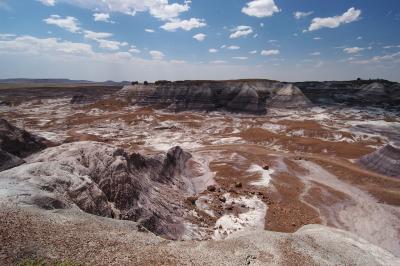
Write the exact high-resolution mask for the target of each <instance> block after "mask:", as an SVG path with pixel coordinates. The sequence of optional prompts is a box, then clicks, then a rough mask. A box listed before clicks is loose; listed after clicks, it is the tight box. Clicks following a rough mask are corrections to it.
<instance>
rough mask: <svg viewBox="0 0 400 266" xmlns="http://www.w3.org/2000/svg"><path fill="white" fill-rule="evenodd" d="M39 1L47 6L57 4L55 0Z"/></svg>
mask: <svg viewBox="0 0 400 266" xmlns="http://www.w3.org/2000/svg"><path fill="white" fill-rule="evenodd" d="M38 1H39V2H40V3H42V4H43V5H45V6H54V5H55V4H56V1H55V0H38Z"/></svg>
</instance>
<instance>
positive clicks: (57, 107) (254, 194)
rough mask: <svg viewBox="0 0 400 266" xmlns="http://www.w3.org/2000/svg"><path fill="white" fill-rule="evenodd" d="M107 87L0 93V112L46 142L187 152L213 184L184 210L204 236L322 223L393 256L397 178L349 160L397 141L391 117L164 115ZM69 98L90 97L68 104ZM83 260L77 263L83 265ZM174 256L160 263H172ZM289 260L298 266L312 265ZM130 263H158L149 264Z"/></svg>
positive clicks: (345, 112)
mask: <svg viewBox="0 0 400 266" xmlns="http://www.w3.org/2000/svg"><path fill="white" fill-rule="evenodd" d="M117 90H118V88H97V87H95V88H90V89H88V88H69V89H60V88H51V89H50V88H47V89H40V90H39V89H36V88H35V89H29V88H23V89H21V90H20V91H18V90H16V91H13V92H11V90H9V92H7V93H4V94H3V90H2V92H1V93H2V94H1V96H0V100H2V101H11V102H12V104H11V105H10V106H5V105H4V106H1V107H0V116H1V117H2V118H5V119H7V120H8V121H9V122H11V123H13V124H14V125H16V126H18V127H21V128H24V129H26V130H28V131H30V132H32V133H35V134H38V135H40V136H43V137H45V138H47V139H49V140H50V141H52V142H53V143H54V145H57V144H60V143H65V142H75V141H83V140H91V141H98V142H104V143H108V144H113V145H116V146H120V147H122V148H124V149H126V150H128V151H132V152H133V151H135V152H141V153H144V154H158V153H160V152H165V151H167V150H168V149H169V148H171V147H173V146H177V145H179V146H181V147H182V148H183V149H184V150H186V151H189V152H190V153H191V154H192V155H193V158H192V159H191V161H190V163H191V168H192V169H193V172H192V173H193V178H197V181H196V182H200V183H201V186H200V187H207V185H210V184H214V185H215V190H214V189H210V190H204V191H203V190H202V191H196V192H195V194H196V195H194V197H193V198H192V199H188V201H187V204H186V205H187V208H188V210H190V212H189V213H190V214H189V215H188V217H187V219H188V221H190V222H191V223H192V224H195V225H198V226H199V228H200V229H201V230H205V231H207V232H208V233H207V237H205V239H211V238H214V239H215V238H218V239H221V238H222V239H223V238H230V237H232V236H234V235H235V234H240V233H243V232H247V230H251V229H255V228H258V227H260V226H261V227H262V228H263V229H265V230H268V231H277V232H285V233H292V232H296V231H297V230H299V229H300V228H302V227H303V226H304V225H309V224H323V225H328V226H331V227H335V228H339V229H344V230H347V231H350V232H352V233H354V234H356V235H357V236H359V237H361V238H364V239H367V240H368V241H369V242H371V243H373V244H375V245H377V246H379V247H382V248H383V249H385V250H388V251H389V252H391V253H392V254H394V255H396V256H400V223H399V218H400V180H398V179H395V178H390V177H387V176H384V175H381V174H378V173H374V172H371V171H368V170H366V169H362V168H361V167H360V166H358V165H357V164H356V163H355V160H356V159H358V158H359V157H361V156H363V155H365V154H368V153H370V152H373V151H374V150H376V149H378V148H380V147H382V146H383V145H385V144H386V143H388V142H389V141H392V140H396V139H398V138H400V135H399V134H400V133H399V132H400V119H399V113H395V112H387V111H383V110H380V109H368V108H363V109H357V108H338V107H314V108H310V109H308V110H279V109H271V110H268V113H267V115H265V116H249V115H240V114H230V113H222V112H211V113H202V112H181V113H169V112H166V111H164V110H158V109H153V108H151V107H138V106H129V105H128V104H126V102H125V101H124V100H123V99H116V98H114V97H113V96H112V94H113V93H114V92H115V91H117ZM4 91H6V90H4ZM77 93H84V94H86V95H88V96H89V97H94V98H95V99H94V100H93V102H91V103H88V104H81V105H80V104H70V100H71V97H72V96H73V95H74V94H77ZM388 118H390V119H388ZM13 215H14V214H13ZM260 217H261V218H262V219H261V221H260ZM200 229H199V230H200ZM68 230H70V229H68ZM113 233H114V232H113ZM123 233H125V232H123ZM60 241H61V240H60ZM96 241H97V240H96ZM157 241H159V240H157ZM157 241H156V242H157ZM286 241H289V240H286ZM281 244H282V245H285V243H281ZM87 245H95V246H96V247H97V245H100V244H99V243H97V242H93V243H92V242H87ZM118 245H120V244H118ZM207 245H211V244H207ZM149 248H150V247H149ZM32 249H34V248H32ZM98 250H101V247H100V246H98ZM26 252H28V253H29V252H31V251H29V250H28V251H26ZM160 252H161V251H160ZM162 252H164V251H162ZM162 252H161V253H162ZM288 252H289V251H288ZM290 252H292V251H290ZM159 255H160V256H162V255H163V254H159ZM295 255H296V254H294V253H293V252H292V254H291V256H295ZM85 256H86V255H85V254H79V256H78V257H77V258H78V259H79V260H83V261H85ZM132 256H134V254H133V255H132ZM174 256H175V255H174ZM174 256H170V257H169V260H170V261H165V263H166V264H175V263H177V262H178V261H179V259H176V258H175V257H174ZM268 256H269V255H268ZM268 256H267V255H265V258H268ZM298 256H299V258H298V260H299V263H300V262H304V263H307V264H308V263H312V261H310V259H309V258H308V257H307V256H305V257H304V256H303V255H298ZM55 257H57V256H56V255H55ZM91 258H92V257H91ZM265 260H266V261H265V262H266V263H267V262H272V261H273V258H270V259H265ZM137 263H145V264H161V263H160V261H153V260H152V259H151V258H142V259H141V260H140V261H139V260H138V261H137ZM300 264H302V263H300ZM317 264H318V263H317Z"/></svg>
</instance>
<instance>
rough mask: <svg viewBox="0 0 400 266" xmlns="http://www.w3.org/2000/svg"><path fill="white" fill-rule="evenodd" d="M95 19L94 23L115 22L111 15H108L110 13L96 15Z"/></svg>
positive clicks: (94, 15)
mask: <svg viewBox="0 0 400 266" xmlns="http://www.w3.org/2000/svg"><path fill="white" fill-rule="evenodd" d="M93 18H94V21H102V22H108V23H114V21H111V20H110V14H108V13H94V14H93Z"/></svg>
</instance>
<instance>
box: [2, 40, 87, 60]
mask: <svg viewBox="0 0 400 266" xmlns="http://www.w3.org/2000/svg"><path fill="white" fill-rule="evenodd" d="M0 51H3V52H8V53H21V54H35V55H36V54H37V55H41V54H45V55H52V54H65V55H79V56H82V55H91V54H93V50H92V47H91V46H90V45H89V44H85V43H74V42H69V41H61V40H59V39H57V38H44V39H41V38H36V37H33V36H19V37H15V38H13V39H11V40H1V41H0Z"/></svg>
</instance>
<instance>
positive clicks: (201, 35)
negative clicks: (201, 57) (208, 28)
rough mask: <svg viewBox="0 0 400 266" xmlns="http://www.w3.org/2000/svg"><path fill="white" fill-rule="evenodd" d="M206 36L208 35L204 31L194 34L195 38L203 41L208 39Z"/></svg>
mask: <svg viewBox="0 0 400 266" xmlns="http://www.w3.org/2000/svg"><path fill="white" fill-rule="evenodd" d="M206 36H207V35H205V34H203V33H198V34H196V35H194V36H193V39H196V40H198V41H199V42H202V41H204V40H205V39H206Z"/></svg>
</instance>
